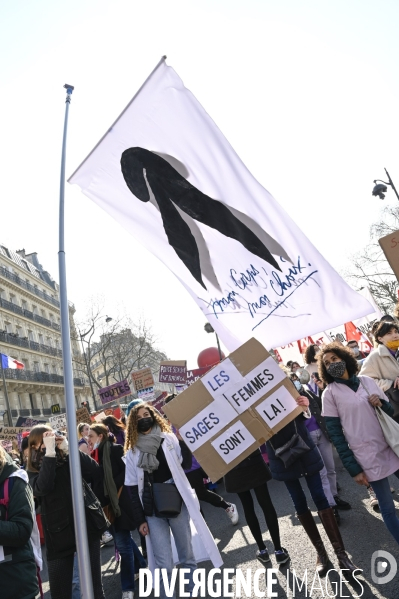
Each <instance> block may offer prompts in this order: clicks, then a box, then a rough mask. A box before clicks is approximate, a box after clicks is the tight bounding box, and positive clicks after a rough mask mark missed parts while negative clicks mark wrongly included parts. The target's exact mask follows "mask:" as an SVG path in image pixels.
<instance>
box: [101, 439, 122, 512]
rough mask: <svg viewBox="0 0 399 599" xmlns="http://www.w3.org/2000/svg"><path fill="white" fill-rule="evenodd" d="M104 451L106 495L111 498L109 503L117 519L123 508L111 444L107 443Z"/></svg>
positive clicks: (103, 448)
mask: <svg viewBox="0 0 399 599" xmlns="http://www.w3.org/2000/svg"><path fill="white" fill-rule="evenodd" d="M102 450H103V470H104V494H105V496H108V497H109V501H110V504H111V507H112V510H113V512H114V514H115V518H118V517H119V516H120V515H121V508H120V507H119V497H118V489H117V488H116V484H115V481H114V477H113V475H112V465H111V443H110V442H109V441H106V442H105V443H104V445H103V446H102Z"/></svg>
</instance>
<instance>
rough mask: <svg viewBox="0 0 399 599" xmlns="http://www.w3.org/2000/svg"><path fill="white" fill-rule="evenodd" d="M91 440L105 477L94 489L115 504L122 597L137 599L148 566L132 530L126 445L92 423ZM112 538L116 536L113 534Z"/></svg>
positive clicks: (113, 529) (102, 499)
mask: <svg viewBox="0 0 399 599" xmlns="http://www.w3.org/2000/svg"><path fill="white" fill-rule="evenodd" d="M88 437H89V442H90V445H91V447H92V448H93V451H92V452H91V456H92V458H93V459H94V460H95V461H96V462H97V464H99V466H100V471H101V475H102V476H101V479H100V480H99V481H98V483H97V485H96V486H95V487H94V488H93V490H94V493H95V494H96V495H97V497H98V498H99V500H100V502H101V505H102V506H103V507H104V506H111V508H112V512H113V514H114V516H115V521H114V523H113V524H112V527H111V532H112V534H113V537H114V541H115V545H116V548H117V549H118V551H119V554H120V556H121V586H122V599H133V596H134V589H135V581H134V575H135V564H134V561H135V559H136V569H137V570H138V568H140V567H143V568H145V567H146V563H145V560H144V559H143V557H142V555H141V553H140V551H139V549H138V547H137V545H136V543H135V542H134V541H133V539H132V538H131V535H130V531H131V530H134V529H135V528H136V526H135V523H134V512H133V508H132V504H131V501H130V496H129V493H128V490H127V489H126V488H125V487H124V482H125V463H124V461H123V459H122V458H123V447H122V445H118V444H116V443H112V442H111V441H110V438H109V435H108V429H107V427H106V426H105V425H104V424H102V423H101V424H92V425H91V427H90V430H89V435H88ZM111 538H112V537H111Z"/></svg>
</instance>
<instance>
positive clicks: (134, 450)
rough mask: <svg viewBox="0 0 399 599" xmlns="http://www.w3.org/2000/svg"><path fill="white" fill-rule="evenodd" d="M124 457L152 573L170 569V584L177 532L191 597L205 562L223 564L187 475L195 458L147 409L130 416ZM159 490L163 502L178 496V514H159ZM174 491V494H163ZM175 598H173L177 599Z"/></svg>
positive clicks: (162, 590) (140, 408) (135, 410)
mask: <svg viewBox="0 0 399 599" xmlns="http://www.w3.org/2000/svg"><path fill="white" fill-rule="evenodd" d="M125 451H126V477H125V485H126V486H127V487H128V488H129V491H130V495H131V500H132V504H133V509H134V513H135V522H136V526H137V527H138V529H139V532H140V533H141V534H142V535H145V536H146V539H147V556H148V567H149V568H150V570H152V571H154V569H155V568H165V569H166V571H167V575H168V580H169V584H170V581H171V577H172V570H173V551H172V544H171V532H172V533H173V538H174V542H175V545H176V550H177V555H178V561H179V562H180V564H181V566H182V567H183V568H186V569H188V570H189V575H188V580H189V582H188V583H187V584H186V589H185V590H186V591H189V592H190V593H191V591H192V589H193V587H194V582H193V578H192V576H193V572H194V570H195V569H196V568H197V562H198V561H200V559H202V560H203V559H211V561H212V562H213V564H214V566H215V567H216V568H218V567H220V566H221V564H222V563H223V562H222V559H221V557H220V554H219V551H218V549H217V547H216V545H215V542H214V540H213V537H212V535H211V533H210V531H209V529H208V527H207V525H206V524H205V522H204V520H203V518H202V516H201V514H200V509H199V502H198V499H197V497H196V496H195V493H194V492H193V490H192V488H191V487H190V484H189V482H188V480H187V477H186V475H185V473H184V469H188V468H190V466H191V452H190V450H189V449H188V448H187V446H186V445H185V444H184V442H183V441H182V440H178V439H177V437H176V435H174V434H173V433H172V430H171V427H170V425H169V423H168V422H167V420H166V419H165V418H162V416H161V415H160V414H159V413H158V412H156V411H155V410H154V409H153V408H152V407H151V406H149V405H147V404H144V405H143V404H139V405H137V406H135V407H134V408H132V410H131V412H130V414H129V418H128V424H127V431H126V443H125ZM155 485H156V493H158V494H159V495H158V497H159V496H161V497H162V496H164V497H165V495H169V494H170V493H172V494H173V495H174V500H173V501H174V504H175V506H176V504H177V507H176V509H175V510H174V513H171V512H169V514H168V513H165V512H164V513H160V512H159V511H158V508H159V507H160V504H159V500H158V505H157V503H156V501H154V494H153V492H152V489H154V487H155ZM170 485H174V487H175V488H170V489H168V488H165V489H164V487H169V486H170ZM179 495H180V498H181V500H182V501H181V500H180V498H179ZM180 505H181V509H180V512H179V506H180ZM190 518H191V520H192V522H193V525H194V526H195V529H196V535H198V536H199V537H200V540H201V541H202V543H201V545H202V550H203V549H204V548H205V552H206V554H204V553H203V551H202V555H200V554H199V553H198V551H196V548H197V545H196V543H195V540H196V539H195V536H192V531H191V526H190ZM186 579H187V576H186ZM175 596H176V595H175V593H173V597H175ZM160 597H162V599H164V598H166V592H165V588H164V585H163V581H161V584H160Z"/></svg>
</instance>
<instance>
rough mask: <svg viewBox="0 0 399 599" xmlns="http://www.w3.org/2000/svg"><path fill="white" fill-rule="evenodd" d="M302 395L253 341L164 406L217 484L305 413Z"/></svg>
mask: <svg viewBox="0 0 399 599" xmlns="http://www.w3.org/2000/svg"><path fill="white" fill-rule="evenodd" d="M297 397H298V392H297V390H296V389H295V387H294V385H293V384H292V383H291V381H290V380H289V379H288V377H287V376H286V375H285V374H284V372H283V370H282V369H281V368H280V367H279V366H278V364H277V363H276V362H275V360H274V359H273V358H272V357H271V355H270V354H269V352H268V351H266V349H265V348H264V347H263V346H262V345H261V344H260V343H259V342H258V341H257V340H255V339H250V340H249V341H247V343H245V344H244V345H242V346H241V347H240V348H239V349H237V350H236V351H234V352H233V353H231V354H230V356H229V357H228V358H225V359H224V360H223V361H222V362H220V364H218V365H217V366H215V367H213V368H212V369H211V370H209V371H208V372H207V373H206V374H205V375H204V376H203V377H202V378H201V379H199V380H198V381H196V382H195V383H193V384H192V385H190V386H189V387H188V388H187V389H186V390H185V391H183V393H181V394H180V395H178V396H177V397H175V398H174V399H173V400H172V401H171V402H169V403H168V404H166V405H165V406H164V407H163V411H164V412H165V414H166V415H167V417H168V418H169V420H170V421H171V422H172V424H173V425H174V426H175V427H176V428H178V429H179V430H180V434H181V435H182V437H183V439H184V441H185V442H186V443H187V445H188V447H189V448H190V449H191V451H192V452H193V453H194V455H195V457H196V459H197V460H198V461H199V463H200V464H201V466H202V467H203V468H204V470H205V472H206V473H207V474H208V476H209V477H210V478H211V480H212V481H216V480H218V479H219V478H221V477H222V476H223V475H224V474H226V473H227V472H228V471H229V470H231V469H232V468H234V466H236V465H237V464H239V463H240V462H241V461H242V460H243V459H245V458H246V457H247V456H248V455H249V454H251V453H252V452H253V451H255V449H256V448H257V447H259V446H260V445H262V444H263V443H265V441H267V440H268V439H270V437H272V436H273V435H274V434H275V433H276V432H278V431H279V430H281V429H282V428H283V427H284V426H286V425H287V424H288V423H289V422H291V420H293V419H294V418H296V416H297V415H298V414H301V413H302V408H301V407H299V406H298V405H297V403H296V401H295V399H296V398H297Z"/></svg>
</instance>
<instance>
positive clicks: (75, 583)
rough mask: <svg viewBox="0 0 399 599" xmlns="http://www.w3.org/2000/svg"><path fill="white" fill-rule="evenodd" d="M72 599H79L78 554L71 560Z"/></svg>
mask: <svg viewBox="0 0 399 599" xmlns="http://www.w3.org/2000/svg"><path fill="white" fill-rule="evenodd" d="M72 599H81V595H80V580H79V567H78V554H77V553H75V557H74V558H73V578H72Z"/></svg>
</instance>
